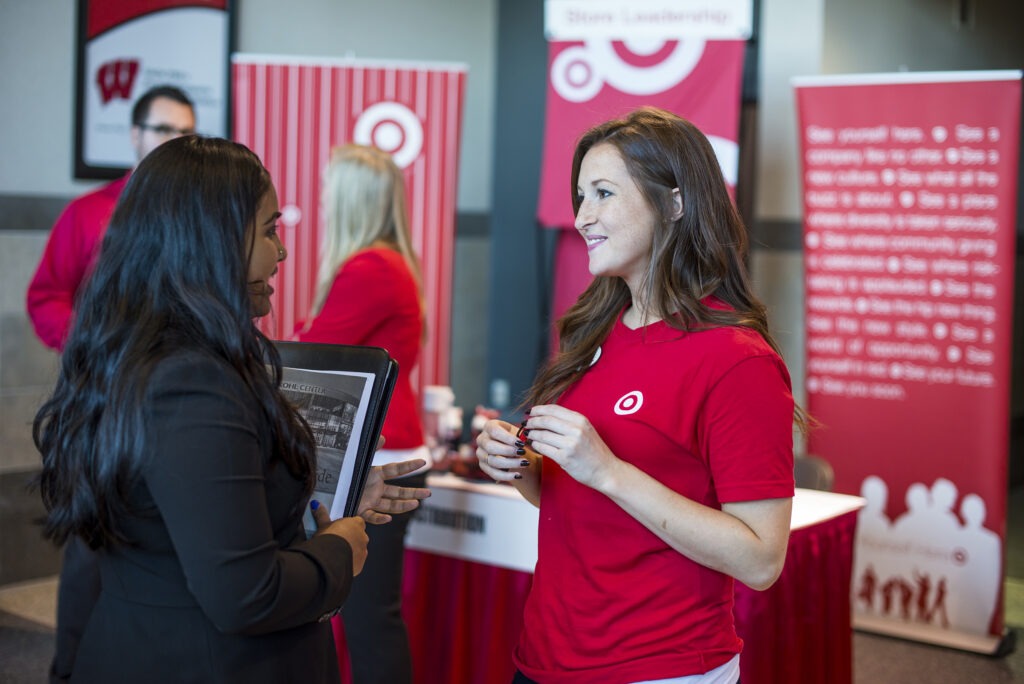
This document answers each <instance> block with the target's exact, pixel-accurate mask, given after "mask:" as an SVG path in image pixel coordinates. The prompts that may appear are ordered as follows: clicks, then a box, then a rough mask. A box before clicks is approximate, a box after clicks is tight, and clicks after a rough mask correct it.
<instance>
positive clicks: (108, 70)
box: [96, 59, 139, 104]
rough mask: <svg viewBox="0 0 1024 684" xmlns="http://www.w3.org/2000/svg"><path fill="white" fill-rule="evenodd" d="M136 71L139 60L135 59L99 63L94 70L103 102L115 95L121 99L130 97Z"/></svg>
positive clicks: (137, 71)
mask: <svg viewBox="0 0 1024 684" xmlns="http://www.w3.org/2000/svg"><path fill="white" fill-rule="evenodd" d="M137 73H139V60H137V59H115V60H114V61H112V62H107V63H106V64H103V65H101V66H100V68H99V69H97V70H96V85H98V86H99V87H100V97H102V98H103V104H107V103H108V102H110V101H111V100H112V99H114V98H115V97H119V98H121V99H122V100H128V99H130V98H131V95H132V85H134V83H135V75H136V74H137Z"/></svg>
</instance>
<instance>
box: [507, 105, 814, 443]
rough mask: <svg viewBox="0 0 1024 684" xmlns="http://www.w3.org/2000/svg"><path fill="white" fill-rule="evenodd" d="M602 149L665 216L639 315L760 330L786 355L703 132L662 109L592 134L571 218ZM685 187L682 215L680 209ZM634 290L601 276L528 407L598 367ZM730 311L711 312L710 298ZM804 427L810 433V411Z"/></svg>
mask: <svg viewBox="0 0 1024 684" xmlns="http://www.w3.org/2000/svg"><path fill="white" fill-rule="evenodd" d="M597 145H611V146H612V147H614V148H615V149H616V150H617V151H618V153H619V154H620V155H621V156H622V159H623V161H624V162H625V164H626V168H627V170H628V171H629V174H630V176H631V177H632V179H633V181H634V182H636V184H637V187H638V188H639V189H640V192H641V193H642V194H643V196H644V197H645V198H646V200H647V202H648V203H649V205H650V206H651V208H652V209H653V211H654V212H655V214H657V215H658V216H661V217H662V220H661V222H660V223H659V224H658V225H659V226H660V227H661V229H656V230H655V233H654V237H653V241H652V247H651V258H650V260H649V262H648V267H647V273H646V274H645V276H644V281H643V286H642V287H641V292H642V293H643V294H642V296H643V297H644V298H645V301H643V302H638V304H639V305H640V308H641V310H643V311H646V312H648V313H650V314H655V315H657V316H658V317H660V318H661V319H663V320H664V321H665V322H666V323H667V324H669V325H671V326H672V327H673V328H677V329H679V330H687V331H689V330H697V329H701V328H707V327H717V326H743V327H746V328H750V329H751V330H754V331H756V332H757V333H758V334H759V335H761V337H763V338H764V340H765V341H766V342H767V343H768V344H769V345H770V346H771V348H772V349H774V350H775V351H776V352H777V353H779V355H780V356H781V352H780V350H779V346H778V344H777V343H776V342H775V339H774V338H773V337H772V335H771V332H770V331H769V329H768V317H767V314H766V310H765V306H764V304H762V303H761V302H760V301H759V300H758V298H757V297H756V296H755V295H754V293H753V292H752V290H751V286H750V281H749V277H748V275H747V269H746V265H745V260H746V257H747V251H748V240H747V231H746V228H745V227H744V225H743V221H742V220H741V219H740V217H739V214H738V213H737V211H736V207H735V206H734V205H733V202H732V199H731V198H730V197H729V192H728V190H727V188H726V184H725V179H724V178H723V177H722V171H721V168H720V167H719V165H718V159H717V158H716V156H715V152H714V150H713V149H712V148H711V143H709V142H708V139H707V138H706V137H705V136H704V134H703V133H701V132H700V131H699V130H698V129H697V127H696V126H694V125H693V124H692V123H690V122H689V121H687V120H685V119H682V118H680V117H678V116H676V115H675V114H672V113H671V112H667V111H664V110H661V109H656V108H654V107H643V108H640V109H637V110H635V111H633V112H631V113H630V114H628V115H626V116H625V117H623V118H621V119H614V120H612V121H607V122H605V123H603V124H600V125H598V126H595V127H594V128H591V129H590V130H589V131H587V132H586V133H584V134H583V136H582V137H581V138H580V140H579V142H578V143H577V145H576V151H575V153H574V154H573V160H572V178H571V185H570V192H571V193H572V205H573V213H574V214H575V213H577V212H578V211H579V208H580V203H581V198H580V196H579V193H578V191H577V187H578V182H579V175H580V166H581V165H582V163H583V158H584V157H585V156H586V154H587V152H589V151H590V150H591V149H592V148H593V147H595V146H597ZM676 188H678V189H679V196H680V199H681V200H682V214H681V215H680V216H679V217H678V218H676V219H674V220H673V219H672V218H671V217H672V216H673V214H674V213H678V210H677V209H675V208H674V205H673V190H674V189H676ZM630 297H631V295H630V291H629V288H628V287H627V286H626V283H625V281H623V280H622V279H621V278H618V277H610V276H605V277H602V276H598V277H595V278H594V280H593V282H591V284H590V286H589V287H587V289H586V290H585V291H584V292H583V294H581V295H580V297H579V299H577V300H576V303H575V304H573V306H571V307H570V308H569V310H568V311H566V313H565V315H563V316H562V318H560V319H559V320H558V322H557V324H556V328H557V330H558V335H559V348H558V352H557V353H556V354H555V355H554V356H553V357H552V359H551V360H550V362H549V363H548V364H547V365H546V366H545V367H544V368H542V369H541V371H540V373H538V375H537V378H536V380H534V383H533V385H532V386H531V387H530V389H529V390H528V392H527V397H526V400H525V405H533V404H542V403H548V402H550V401H552V400H554V399H556V398H557V397H558V396H559V395H561V394H562V392H564V391H565V390H566V389H567V388H568V387H569V386H570V385H572V384H573V383H574V382H575V381H576V380H577V379H578V378H579V376H580V375H582V374H583V373H584V372H585V371H586V369H587V368H588V367H589V365H590V359H591V358H592V357H593V355H594V353H595V352H596V351H597V348H598V347H599V346H600V345H601V343H602V342H604V340H605V338H606V337H607V336H608V333H609V332H610V330H611V328H612V326H613V325H614V323H615V321H616V319H617V318H618V316H619V314H620V313H621V312H622V309H623V308H624V307H625V306H626V305H627V304H628V303H629V302H630ZM708 297H713V298H715V299H717V300H720V301H721V302H724V303H725V304H726V305H727V307H728V308H714V307H709V306H708V305H707V303H706V298H708ZM796 422H797V424H798V426H800V428H801V429H804V428H805V427H806V418H805V414H804V413H803V411H802V410H800V409H797V412H796Z"/></svg>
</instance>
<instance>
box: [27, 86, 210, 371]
mask: <svg viewBox="0 0 1024 684" xmlns="http://www.w3.org/2000/svg"><path fill="white" fill-rule="evenodd" d="M195 126H196V119H195V110H194V107H193V104H192V100H190V99H189V97H188V95H186V94H185V93H184V92H183V91H182V90H180V89H179V88H175V87H174V86H158V87H155V88H151V89H150V90H148V91H146V92H145V93H144V94H143V95H142V97H140V98H139V99H138V100H137V101H136V103H135V106H134V107H133V108H132V128H131V143H132V148H133V149H134V150H135V154H136V163H138V162H139V161H141V160H142V158H143V157H145V156H146V155H147V154H149V153H150V152H151V151H152V150H153V149H154V148H156V147H157V146H158V145H160V144H161V143H164V142H167V141H168V140H170V139H172V138H177V137H178V136H181V135H188V134H190V133H194V132H195ZM129 175H130V172H129V174H126V175H125V176H123V177H121V178H119V179H117V180H115V181H113V182H111V183H108V184H107V185H104V186H102V187H100V188H98V189H97V190H94V191H92V192H90V193H88V194H85V195H82V196H81V197H78V198H76V199H74V200H72V201H71V203H70V204H68V206H67V207H66V208H65V209H64V212H63V213H62V214H61V215H60V218H58V219H57V222H56V223H55V224H54V226H53V230H52V231H50V239H49V241H48V242H47V243H46V250H45V251H44V252H43V258H42V260H40V262H39V266H38V268H37V269H36V273H35V275H34V276H33V277H32V282H31V283H29V286H28V295H27V297H26V305H27V309H28V316H29V318H30V319H31V320H32V327H33V328H35V331H36V335H38V336H39V339H40V340H42V342H43V344H45V345H46V346H47V347H50V348H51V349H56V350H57V351H60V350H61V349H63V348H64V340H65V339H66V338H67V335H68V330H69V328H70V327H71V320H72V308H73V305H74V302H75V295H76V294H77V293H78V289H79V287H81V285H82V282H83V281H84V280H85V277H86V275H88V273H89V272H90V271H91V270H92V265H93V262H94V261H95V259H96V254H97V253H98V252H99V247H100V242H101V241H102V239H103V233H104V232H106V230H107V223H108V222H109V221H110V215H111V214H112V213H113V211H114V205H116V204H117V199H118V198H119V197H120V196H121V191H122V190H123V189H124V186H125V184H126V183H127V182H128V176H129Z"/></svg>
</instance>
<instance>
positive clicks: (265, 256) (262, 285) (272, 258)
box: [247, 186, 288, 317]
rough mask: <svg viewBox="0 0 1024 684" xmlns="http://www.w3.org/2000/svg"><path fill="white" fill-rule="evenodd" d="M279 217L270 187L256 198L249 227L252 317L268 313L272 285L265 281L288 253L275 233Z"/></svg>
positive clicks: (274, 197) (274, 193) (272, 291)
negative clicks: (258, 199)
mask: <svg viewBox="0 0 1024 684" xmlns="http://www.w3.org/2000/svg"><path fill="white" fill-rule="evenodd" d="M279 218H281V212H280V211H279V210H278V206H277V192H276V191H275V190H274V188H273V186H271V188H270V189H269V190H267V193H266V194H265V195H263V199H261V200H260V205H259V207H258V208H257V209H256V220H255V221H254V222H253V225H252V227H251V230H252V231H253V233H251V238H252V252H251V253H250V255H249V275H248V278H247V280H248V284H249V303H250V305H251V306H252V315H253V316H254V317H259V316H266V315H267V314H268V313H270V295H272V294H274V288H273V287H271V286H270V282H269V280H270V278H272V277H273V276H274V274H275V273H277V264H278V263H279V262H281V261H284V260H285V259H286V258H287V256H288V252H287V251H286V250H285V248H284V245H282V244H281V238H280V236H279V235H278V234H277V221H278V219H279Z"/></svg>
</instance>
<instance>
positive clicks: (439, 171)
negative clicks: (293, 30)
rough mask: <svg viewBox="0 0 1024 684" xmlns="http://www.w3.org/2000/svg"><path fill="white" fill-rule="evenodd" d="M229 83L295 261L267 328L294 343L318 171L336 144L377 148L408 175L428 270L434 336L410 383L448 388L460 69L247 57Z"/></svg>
mask: <svg viewBox="0 0 1024 684" xmlns="http://www.w3.org/2000/svg"><path fill="white" fill-rule="evenodd" d="M232 79H233V86H234V133H235V139H236V140H238V141H239V142H241V143H244V144H245V145H247V146H248V147H250V148H251V149H252V150H253V151H254V152H255V153H256V154H257V155H259V157H260V159H262V160H263V163H264V164H265V165H266V167H267V170H269V171H270V175H271V177H272V178H273V179H274V184H275V187H276V188H277V193H278V199H279V202H280V205H281V214H282V216H281V223H282V225H283V226H284V231H283V235H284V242H285V247H287V249H288V252H289V255H290V256H289V258H288V260H287V261H285V262H284V263H283V264H282V265H281V268H280V271H279V274H278V276H277V290H276V292H275V293H274V301H273V305H274V313H273V314H272V315H271V316H269V317H267V319H265V320H264V321H263V323H262V325H263V330H264V332H266V333H267V335H268V336H269V337H271V338H272V339H288V338H289V337H291V335H292V334H293V332H294V330H295V326H296V324H297V323H299V322H301V321H303V320H305V319H306V318H307V317H308V315H309V309H310V306H311V305H312V301H313V295H314V292H315V285H316V271H317V266H318V263H319V249H320V232H321V230H322V228H323V222H322V219H321V216H320V188H321V182H320V174H321V172H322V171H323V169H324V168H325V167H326V165H327V161H328V159H329V157H330V150H331V148H332V147H334V146H336V145H341V144H344V143H348V142H356V143H360V144H365V145H373V146H375V147H379V148H380V149H382V150H384V151H385V152H389V153H390V154H391V155H392V156H393V157H394V159H395V162H396V163H397V164H398V166H399V167H400V168H401V169H402V171H403V173H404V175H405V182H406V187H407V191H408V200H409V213H410V219H411V228H412V234H413V235H412V237H413V244H414V246H415V248H416V252H417V254H418V255H419V256H420V259H421V261H422V266H423V288H424V296H425V299H426V302H427V329H428V339H427V343H426V347H425V348H424V350H423V355H422V356H421V358H420V364H419V368H418V371H417V373H416V375H414V377H413V382H414V383H415V384H417V385H418V386H420V387H422V386H424V385H434V384H441V385H446V384H448V375H449V365H450V359H449V353H450V347H451V299H452V276H453V272H454V264H453V260H454V245H455V211H456V201H455V200H456V186H457V179H458V158H459V137H460V132H461V127H462V103H463V98H464V93H465V81H466V70H465V67H463V66H461V65H444V64H441V65H438V64H410V63H400V62H386V63H380V62H363V61H356V60H296V59H295V58H289V57H281V58H276V57H270V58H266V57H254V56H247V55H240V56H236V57H235V59H234V60H233V65H232Z"/></svg>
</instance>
